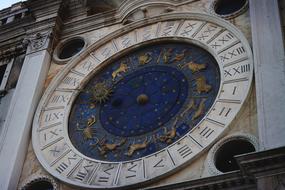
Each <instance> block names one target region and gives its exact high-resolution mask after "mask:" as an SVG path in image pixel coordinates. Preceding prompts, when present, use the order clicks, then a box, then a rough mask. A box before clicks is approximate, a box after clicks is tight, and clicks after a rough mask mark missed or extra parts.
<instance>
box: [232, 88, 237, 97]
mask: <svg viewBox="0 0 285 190" xmlns="http://www.w3.org/2000/svg"><path fill="white" fill-rule="evenodd" d="M236 90H237V86H235V87H234V89H233V93H232V94H233V95H235V93H236Z"/></svg>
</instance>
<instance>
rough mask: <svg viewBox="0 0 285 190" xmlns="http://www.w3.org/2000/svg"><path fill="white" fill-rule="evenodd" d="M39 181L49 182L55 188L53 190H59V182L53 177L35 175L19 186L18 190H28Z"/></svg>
mask: <svg viewBox="0 0 285 190" xmlns="http://www.w3.org/2000/svg"><path fill="white" fill-rule="evenodd" d="M39 181H47V182H49V183H50V184H51V185H52V186H53V190H59V185H58V182H57V181H56V180H55V179H54V178H53V177H51V176H48V175H39V174H35V175H32V176H30V177H29V178H27V179H25V180H24V181H23V182H22V183H21V184H20V186H19V188H18V190H26V188H28V187H29V186H30V185H32V184H33V183H36V182H39Z"/></svg>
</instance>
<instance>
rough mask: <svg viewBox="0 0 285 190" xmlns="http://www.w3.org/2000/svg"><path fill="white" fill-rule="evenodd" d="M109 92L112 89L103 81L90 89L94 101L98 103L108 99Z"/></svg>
mask: <svg viewBox="0 0 285 190" xmlns="http://www.w3.org/2000/svg"><path fill="white" fill-rule="evenodd" d="M111 93H112V90H111V89H110V88H108V87H107V85H106V84H105V83H104V82H100V83H97V84H96V85H95V86H94V89H93V90H92V94H93V99H94V101H95V102H99V103H102V102H105V101H106V100H108V98H109V97H110V95H111ZM93 105H94V104H93ZM91 106H92V104H91ZM94 107H95V105H94Z"/></svg>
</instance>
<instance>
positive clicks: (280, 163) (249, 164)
mask: <svg viewBox="0 0 285 190" xmlns="http://www.w3.org/2000/svg"><path fill="white" fill-rule="evenodd" d="M236 160H237V162H238V164H239V166H240V168H241V172H242V174H243V175H248V176H250V175H251V176H254V177H264V176H272V175H276V174H281V173H285V147H281V148H276V149H271V150H266V151H260V152H254V153H248V154H244V155H239V156H236Z"/></svg>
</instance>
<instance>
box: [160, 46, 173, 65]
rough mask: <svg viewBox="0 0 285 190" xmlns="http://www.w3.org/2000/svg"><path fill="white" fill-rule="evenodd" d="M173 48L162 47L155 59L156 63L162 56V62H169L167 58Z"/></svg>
mask: <svg viewBox="0 0 285 190" xmlns="http://www.w3.org/2000/svg"><path fill="white" fill-rule="evenodd" d="M172 51H173V49H172V48H169V49H163V50H162V51H161V52H160V54H159V56H158V59H157V63H159V61H160V59H161V58H162V61H163V63H165V64H167V63H169V59H170V57H171V54H172Z"/></svg>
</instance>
